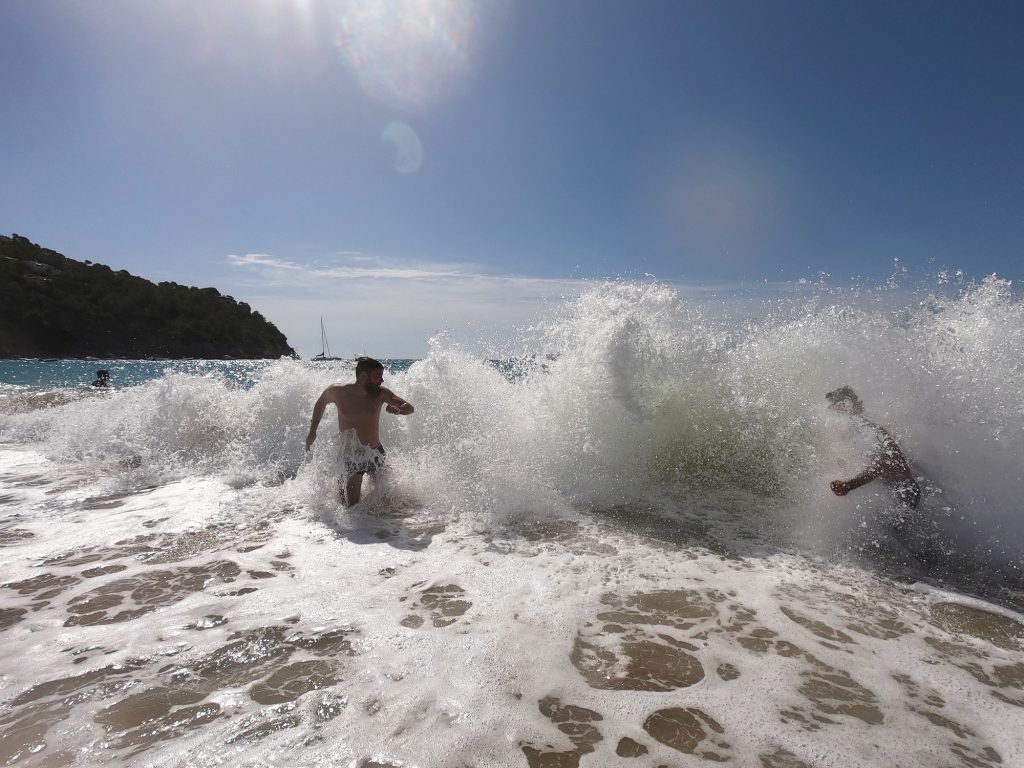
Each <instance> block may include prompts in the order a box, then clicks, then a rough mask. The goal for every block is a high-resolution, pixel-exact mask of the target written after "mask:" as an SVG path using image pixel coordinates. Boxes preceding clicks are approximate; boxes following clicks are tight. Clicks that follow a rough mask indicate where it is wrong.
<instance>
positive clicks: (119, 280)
mask: <svg viewBox="0 0 1024 768" xmlns="http://www.w3.org/2000/svg"><path fill="white" fill-rule="evenodd" d="M294 355H295V351H294V350H293V349H292V348H291V347H290V346H288V340H287V339H286V338H285V337H284V335H283V334H282V333H281V332H280V331H279V330H277V328H275V327H274V325H273V324H272V323H270V322H268V321H267V320H266V319H265V318H264V317H263V316H262V315H261V314H260V313H259V312H254V311H252V309H251V308H250V307H249V305H248V304H245V303H243V302H238V301H235V300H234V299H233V298H232V297H230V296H222V295H221V294H220V292H219V291H218V290H217V289H216V288H193V287H188V286H184V285H178V284H177V283H160V284H159V285H158V284H155V283H151V282H150V281H148V280H144V279H143V278H141V277H136V276H134V275H131V274H129V273H128V272H126V271H125V270H120V271H117V272H115V271H114V270H112V269H111V268H110V267H107V266H104V265H103V264H92V263H90V262H81V261H75V260H74V259H69V258H66V257H65V256H62V255H61V254H59V253H56V252H55V251H51V250H48V249H46V248H42V247H40V246H38V245H36V244H35V243H32V242H31V241H29V240H28V239H27V238H25V237H21V236H20V235H13V236H12V237H5V236H3V235H0V358H13V357H35V358H68V357H78V358H83V357H95V358H131V359H147V358H161V359H184V358H208V359H218V360H227V359H253V358H278V357H283V356H294Z"/></svg>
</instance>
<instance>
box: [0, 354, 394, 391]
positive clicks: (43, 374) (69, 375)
mask: <svg viewBox="0 0 1024 768" xmlns="http://www.w3.org/2000/svg"><path fill="white" fill-rule="evenodd" d="M276 362H277V361H275V360H0V386H2V385H7V386H10V387H15V388H18V389H28V390H34V391H50V390H54V389H68V388H75V387H88V386H90V384H91V383H92V381H93V379H95V378H96V372H97V371H98V370H100V369H106V370H108V371H110V383H111V386H113V387H132V386H136V385H139V384H143V383H145V382H147V381H154V380H156V379H159V378H162V377H163V376H165V375H166V374H168V373H180V374H187V375H192V376H212V377H216V378H222V379H225V380H226V381H230V382H231V383H233V384H235V385H237V386H241V387H244V388H246V389H249V388H251V387H252V386H253V385H254V384H255V383H256V382H257V381H258V380H259V378H260V376H261V375H262V374H263V373H264V372H265V371H266V370H267V369H268V368H269V367H270V366H272V365H273V364H274V363H276ZM381 362H382V363H384V366H385V368H386V369H387V371H388V372H389V373H399V372H401V371H406V370H408V369H409V366H411V365H412V364H413V362H414V361H413V360H382V361H381ZM306 364H307V365H308V366H309V367H310V368H312V369H314V370H323V371H325V372H332V373H333V372H335V371H337V372H338V373H339V374H341V373H346V375H347V372H350V371H352V369H353V363H352V362H350V361H347V360H336V361H328V362H313V361H307V363H306Z"/></svg>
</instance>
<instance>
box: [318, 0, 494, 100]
mask: <svg viewBox="0 0 1024 768" xmlns="http://www.w3.org/2000/svg"><path fill="white" fill-rule="evenodd" d="M479 18H480V13H479V5H478V4H477V3H476V2H473V1H472V0H348V2H346V3H345V6H344V11H343V13H342V17H341V30H340V34H339V37H338V47H339V48H340V50H341V53H342V55H343V56H344V57H345V59H346V60H347V61H348V63H349V65H350V66H351V67H352V70H353V72H354V73H355V75H356V77H357V79H358V81H359V84H360V85H361V86H362V88H363V90H364V91H365V92H366V93H367V94H368V95H369V96H370V97H372V98H374V99H376V100H378V101H381V102H383V103H385V104H388V105H389V106H394V107H399V108H402V109H422V108H424V107H426V106H429V105H431V104H433V103H435V102H436V101H438V100H439V99H440V98H442V97H444V96H445V95H447V94H450V93H451V92H452V91H453V90H454V89H455V88H456V87H457V86H458V85H459V84H460V83H462V82H463V81H464V80H465V79H466V77H467V76H468V75H469V72H470V69H471V59H472V56H471V54H472V43H473V42H474V40H475V37H476V33H477V31H478V27H479Z"/></svg>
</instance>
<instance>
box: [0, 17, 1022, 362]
mask: <svg viewBox="0 0 1024 768" xmlns="http://www.w3.org/2000/svg"><path fill="white" fill-rule="evenodd" d="M1022 33H1024V4H1021V3H1017V2H982V3H968V2H956V3H950V2H939V1H933V0H929V1H928V2H925V1H924V0H920V1H919V2H794V1H791V0H780V2H764V1H763V0H760V1H758V2H740V1H735V2H710V0H709V1H706V2H686V1H684V0H659V1H657V2H656V1H654V0H629V1H626V0H619V1H615V2H612V1H611V0H581V1H577V0H524V1H522V2H511V0H489V1H484V0H480V1H477V2H471V1H470V0H408V1H407V2H394V1H390V0H378V1H377V2H370V1H369V0H319V1H317V0H218V1H217V2H209V1H208V0H148V1H147V2H137V1H136V0H102V1H101V2H97V1H87V0H3V2H0V98H2V101H0V103H2V104H3V110H2V113H0V169H2V171H0V173H2V177H3V181H4V183H3V184H2V185H0V232H3V233H4V234H11V233H13V232H17V233H19V234H21V235H24V236H26V237H29V238H30V239H32V240H33V241H35V242H38V243H40V244H42V245H44V246H46V247H49V248H53V249H54V250H57V251H60V252H61V253H64V254H65V255H67V256H69V257H72V258H76V259H81V260H85V259H89V260H92V261H97V262H101V263H105V264H109V265H110V266H112V267H114V268H115V269H127V270H129V271H130V272H133V273H135V274H138V275H141V276H143V277H146V278H149V279H152V280H157V281H159V280H173V281H176V282H179V283H185V284H191V285H200V286H206V285H213V286H216V287H217V288H219V289H220V290H221V291H222V292H224V293H228V294H230V295H232V296H234V297H235V298H237V299H239V300H244V301H247V302H249V303H250V304H252V305H253V307H254V308H256V309H258V310H260V311H261V312H262V313H263V314H264V315H266V316H267V317H268V318H269V319H270V320H272V321H273V322H274V323H275V324H276V325H277V326H278V327H279V328H280V329H281V330H282V331H284V333H285V334H286V335H287V336H288V338H289V340H290V341H291V343H292V345H293V346H295V347H296V348H297V349H298V351H299V352H300V353H301V354H303V355H311V354H314V353H316V352H318V351H319V350H320V342H319V318H320V316H323V317H324V322H325V324H326V325H327V328H328V334H329V337H330V340H331V346H332V351H334V352H335V354H341V355H352V354H357V353H361V352H363V351H366V352H368V353H370V354H375V355H377V356H381V357H389V356H390V357H404V356H412V357H419V356H422V355H423V354H424V353H425V351H426V341H427V339H428V338H429V336H430V335H432V334H433V333H435V332H436V331H439V330H443V329H451V330H453V331H454V332H455V333H462V334H468V335H473V334H476V333H480V334H484V333H488V332H491V331H493V330H494V329H495V328H501V327H509V326H511V325H512V324H516V323H523V322H527V321H529V319H530V318H531V317H533V316H535V315H536V313H537V312H538V311H539V310H540V308H542V307H543V306H544V305H545V301H550V300H553V299H557V298H558V297H559V296H564V295H571V294H572V293H574V292H575V291H578V290H579V289H580V286H581V285H582V284H584V282H585V281H587V280H593V279H606V278H610V279H618V278H641V279H643V278H644V277H645V275H653V276H655V277H656V278H657V279H659V280H663V281H666V282H671V283H676V284H679V285H680V286H721V285H726V286H728V285H735V284H750V283H762V284H763V281H765V280H767V281H768V282H769V283H770V284H772V283H785V282H789V281H796V280H799V279H800V278H813V277H816V276H817V275H818V273H820V272H825V273H828V274H829V275H830V276H831V277H830V279H831V280H832V281H834V282H837V283H839V284H842V283H843V282H844V281H849V280H850V279H851V278H864V279H868V280H882V279H884V278H885V277H886V276H887V275H889V274H890V273H891V272H892V271H893V268H894V260H895V259H899V263H900V264H901V265H902V266H906V267H908V268H910V269H911V270H912V271H914V272H919V273H922V274H926V273H928V272H937V271H938V270H939V269H940V268H942V267H949V268H960V269H963V270H964V271H965V272H966V273H967V274H968V275H969V276H983V275H986V274H990V273H992V272H996V273H998V274H999V275H1000V276H1002V277H1006V278H1009V279H1013V280H1019V279H1020V278H1021V277H1022V276H1024V260H1022V255H1024V138H1022V137H1024V46H1021V44H1020V40H1021V38H1022Z"/></svg>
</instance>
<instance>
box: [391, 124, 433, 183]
mask: <svg viewBox="0 0 1024 768" xmlns="http://www.w3.org/2000/svg"><path fill="white" fill-rule="evenodd" d="M381 138H382V139H383V140H384V142H385V143H387V144H390V145H391V148H392V150H394V154H393V156H392V160H391V162H392V165H393V166H394V167H395V170H396V171H398V172H399V173H416V171H418V170H419V169H420V166H421V165H423V144H422V143H421V142H420V137H419V136H417V135H416V131H414V130H413V129H412V128H410V127H409V126H408V125H406V124H405V123H402V122H397V121H396V122H393V123H388V124H387V126H385V128H384V131H383V132H382V133H381Z"/></svg>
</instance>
